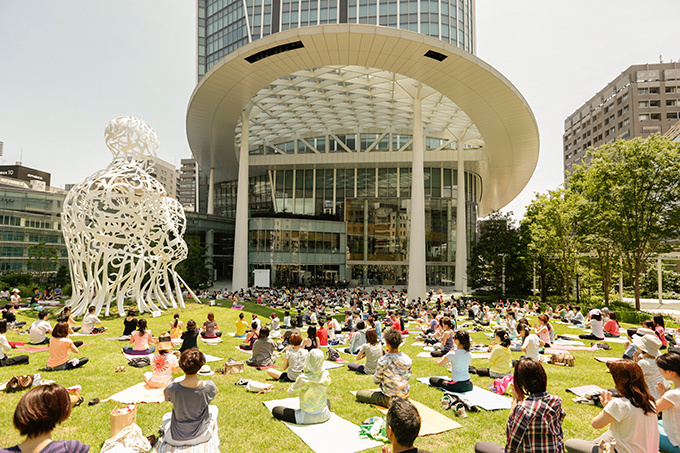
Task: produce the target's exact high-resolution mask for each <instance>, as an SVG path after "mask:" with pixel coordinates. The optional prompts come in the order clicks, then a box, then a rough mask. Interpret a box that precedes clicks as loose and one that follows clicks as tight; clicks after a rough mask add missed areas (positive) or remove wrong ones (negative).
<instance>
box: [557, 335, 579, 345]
mask: <svg viewBox="0 0 680 453" xmlns="http://www.w3.org/2000/svg"><path fill="white" fill-rule="evenodd" d="M574 336H575V337H576V338H578V336H576V335H574ZM553 345H555V346H585V345H586V344H585V343H584V342H582V341H580V340H563V339H561V338H558V339H556V340H555V342H554V343H553Z"/></svg>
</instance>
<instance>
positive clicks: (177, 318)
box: [172, 313, 179, 328]
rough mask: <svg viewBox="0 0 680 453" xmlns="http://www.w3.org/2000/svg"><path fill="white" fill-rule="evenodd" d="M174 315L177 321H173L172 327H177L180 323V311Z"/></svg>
mask: <svg viewBox="0 0 680 453" xmlns="http://www.w3.org/2000/svg"><path fill="white" fill-rule="evenodd" d="M173 317H174V318H175V321H174V322H173V324H172V327H174V328H177V326H178V325H179V313H175V315H174V316H173Z"/></svg>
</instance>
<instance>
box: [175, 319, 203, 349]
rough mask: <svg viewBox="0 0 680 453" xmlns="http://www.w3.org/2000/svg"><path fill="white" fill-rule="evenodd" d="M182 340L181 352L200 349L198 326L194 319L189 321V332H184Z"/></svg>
mask: <svg viewBox="0 0 680 453" xmlns="http://www.w3.org/2000/svg"><path fill="white" fill-rule="evenodd" d="M180 338H181V339H182V346H181V347H180V348H179V352H184V351H187V350H189V349H193V348H196V349H198V326H196V321H194V320H193V319H190V320H189V321H187V330H185V331H184V332H182V335H181V337H180Z"/></svg>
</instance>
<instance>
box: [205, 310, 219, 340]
mask: <svg viewBox="0 0 680 453" xmlns="http://www.w3.org/2000/svg"><path fill="white" fill-rule="evenodd" d="M221 336H222V332H220V331H219V330H218V327H217V323H216V322H215V314H214V313H213V312H210V313H208V320H207V321H206V322H204V323H203V332H201V337H203V338H219V337H221Z"/></svg>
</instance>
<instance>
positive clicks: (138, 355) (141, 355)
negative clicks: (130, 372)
mask: <svg viewBox="0 0 680 453" xmlns="http://www.w3.org/2000/svg"><path fill="white" fill-rule="evenodd" d="M123 355H124V356H125V358H126V359H128V360H132V359H136V358H137V357H148V359H149V360H151V359H152V358H153V353H151V354H137V355H135V354H126V353H123Z"/></svg>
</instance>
